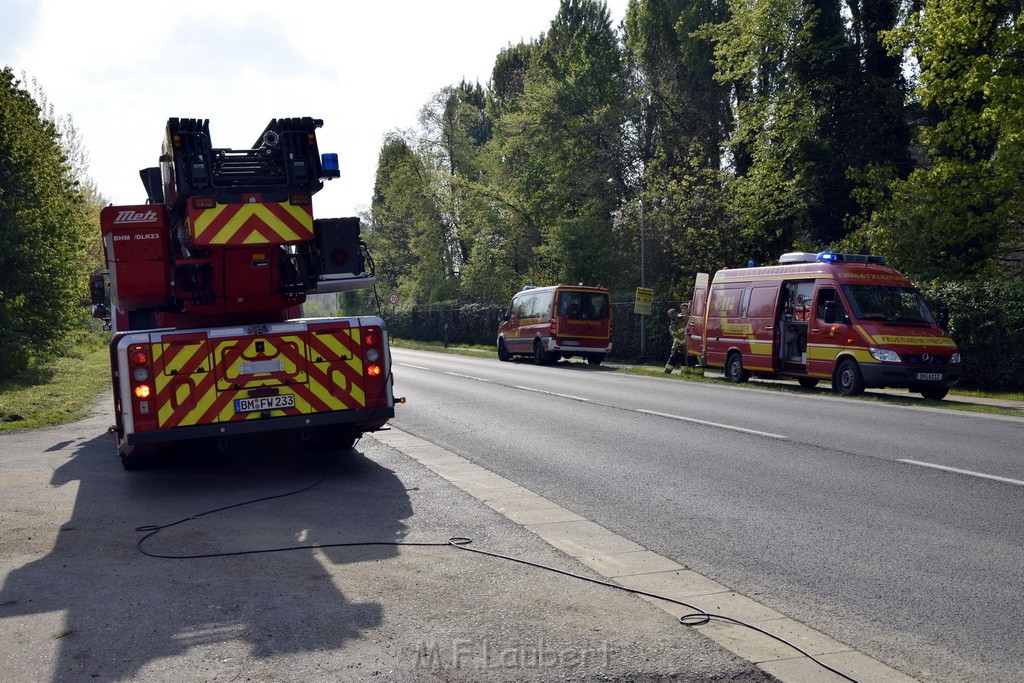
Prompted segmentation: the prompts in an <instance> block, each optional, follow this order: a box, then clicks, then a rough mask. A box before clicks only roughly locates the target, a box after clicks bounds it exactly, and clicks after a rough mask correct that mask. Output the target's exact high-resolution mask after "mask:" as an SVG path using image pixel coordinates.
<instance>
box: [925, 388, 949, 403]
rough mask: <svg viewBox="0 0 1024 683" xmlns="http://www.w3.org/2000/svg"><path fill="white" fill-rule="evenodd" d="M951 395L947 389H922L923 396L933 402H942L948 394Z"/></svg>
mask: <svg viewBox="0 0 1024 683" xmlns="http://www.w3.org/2000/svg"><path fill="white" fill-rule="evenodd" d="M948 393H949V389H948V388H946V387H942V388H936V389H922V390H921V395H922V396H924V397H925V398H930V399H931V400H933V401H941V400H942V399H944V398H946V394H948Z"/></svg>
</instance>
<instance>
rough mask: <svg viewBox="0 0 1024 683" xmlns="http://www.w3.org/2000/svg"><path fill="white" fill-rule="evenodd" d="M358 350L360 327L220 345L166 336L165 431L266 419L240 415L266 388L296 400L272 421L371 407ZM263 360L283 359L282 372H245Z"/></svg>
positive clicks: (159, 402) (158, 348) (161, 364)
mask: <svg viewBox="0 0 1024 683" xmlns="http://www.w3.org/2000/svg"><path fill="white" fill-rule="evenodd" d="M258 341H259V342H263V352H262V353H257V352H256V343H257V342H258ZM359 346H360V331H359V329H358V328H356V329H332V330H329V331H326V330H322V331H318V332H308V333H303V334H288V335H267V336H263V337H259V338H253V337H245V338H242V339H224V340H216V341H212V340H210V341H208V340H207V339H206V337H205V334H203V333H200V334H199V335H197V334H195V333H193V334H189V335H181V336H180V338H179V337H172V336H168V337H165V338H164V340H163V343H160V344H154V345H153V366H154V374H155V375H156V377H155V378H154V379H155V388H156V391H155V393H156V400H155V403H156V406H157V422H158V425H159V428H161V429H169V428H173V427H184V426H193V425H204V424H218V423H223V422H235V421H239V420H252V419H260V418H261V415H260V413H258V412H255V413H235V407H234V400H235V399H236V398H249V396H250V391H251V390H252V389H254V388H260V387H274V388H276V389H277V391H278V392H279V393H290V394H293V395H294V396H295V406H294V407H293V408H286V409H281V410H272V411H270V415H271V417H274V416H281V415H309V414H316V413H324V412H333V411H339V410H355V409H359V408H364V407H366V395H365V391H364V388H363V384H364V379H363V363H362V359H361V354H360V348H359ZM261 361H271V362H273V361H280V366H281V369H280V370H274V369H270V370H268V371H266V372H254V373H252V374H243V373H242V372H241V370H243V369H244V368H243V366H242V364H243V363H257V364H258V363H260V362H261ZM213 363H216V366H214V365H212V364H213Z"/></svg>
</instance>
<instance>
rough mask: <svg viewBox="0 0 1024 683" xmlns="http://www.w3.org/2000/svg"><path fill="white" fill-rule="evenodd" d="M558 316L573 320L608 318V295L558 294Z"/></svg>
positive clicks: (595, 293)
mask: <svg viewBox="0 0 1024 683" xmlns="http://www.w3.org/2000/svg"><path fill="white" fill-rule="evenodd" d="M558 315H560V316H564V317H566V318H571V319H574V320H600V319H601V318H607V317H608V295H607V294H605V293H604V292H559V293H558Z"/></svg>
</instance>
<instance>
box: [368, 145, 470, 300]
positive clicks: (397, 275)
mask: <svg viewBox="0 0 1024 683" xmlns="http://www.w3.org/2000/svg"><path fill="white" fill-rule="evenodd" d="M428 176H429V174H428V171H427V168H426V166H425V165H424V163H423V160H422V159H421V158H420V157H419V156H418V155H417V154H416V153H415V151H414V150H413V149H412V148H411V147H410V146H409V144H408V143H407V142H406V141H405V140H404V139H403V138H402V137H401V136H398V135H391V136H389V138H388V139H387V140H386V141H385V143H384V146H383V148H382V149H381V152H380V158H379V160H378V163H377V177H376V182H375V184H374V196H373V202H372V209H373V224H372V226H371V229H370V231H369V233H368V244H369V246H370V247H371V248H372V249H373V251H374V260H375V262H376V263H377V275H378V277H379V278H380V279H381V281H382V283H384V284H386V285H388V286H389V287H391V288H395V289H397V290H398V291H399V292H401V293H402V294H403V295H404V297H405V298H406V300H407V301H409V302H410V303H423V302H434V301H448V300H451V299H454V298H455V297H456V296H457V292H458V282H457V280H456V278H455V272H454V267H453V263H452V258H451V251H450V249H449V246H450V245H449V242H448V240H447V238H446V235H445V230H444V221H443V219H442V216H441V214H440V212H439V211H438V209H437V206H436V204H435V203H434V198H433V196H432V194H431V189H430V179H429V177H428Z"/></svg>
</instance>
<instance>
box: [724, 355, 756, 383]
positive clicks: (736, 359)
mask: <svg viewBox="0 0 1024 683" xmlns="http://www.w3.org/2000/svg"><path fill="white" fill-rule="evenodd" d="M725 377H726V379H728V380H729V381H730V382H735V383H736V384H739V383H740V382H746V381H747V380H748V379H750V372H748V371H747V370H746V369H744V367H743V357H742V356H740V352H739V351H733V352H732V353H730V354H729V358H728V360H726V361H725Z"/></svg>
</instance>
